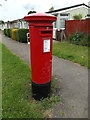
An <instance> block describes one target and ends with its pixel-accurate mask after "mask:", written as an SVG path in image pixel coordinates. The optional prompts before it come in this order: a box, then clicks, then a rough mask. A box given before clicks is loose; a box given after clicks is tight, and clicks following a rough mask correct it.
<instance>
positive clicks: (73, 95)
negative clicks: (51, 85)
mask: <svg viewBox="0 0 90 120" xmlns="http://www.w3.org/2000/svg"><path fill="white" fill-rule="evenodd" d="M1 35H2V34H1V32H0V42H2V43H3V44H4V45H5V46H7V47H8V49H9V50H11V51H12V52H13V53H14V54H16V55H17V56H19V57H20V58H21V59H23V60H24V61H25V62H26V63H28V64H29V45H28V44H26V43H19V42H17V41H14V40H12V39H11V38H8V37H6V36H4V35H2V37H1ZM1 38H2V39H1ZM53 74H54V75H55V76H56V77H55V80H56V81H57V89H58V95H59V96H60V97H61V98H62V103H58V104H57V105H55V106H54V109H53V110H52V111H51V114H49V115H48V117H51V118H88V69H87V68H85V67H82V66H80V65H79V64H76V63H73V62H71V61H68V60H63V59H60V58H58V57H55V56H53Z"/></svg>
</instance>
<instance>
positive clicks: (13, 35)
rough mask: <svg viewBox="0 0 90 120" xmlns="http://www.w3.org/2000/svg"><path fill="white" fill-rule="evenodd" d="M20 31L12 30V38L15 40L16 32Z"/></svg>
mask: <svg viewBox="0 0 90 120" xmlns="http://www.w3.org/2000/svg"><path fill="white" fill-rule="evenodd" d="M16 30H18V29H12V32H11V36H12V39H13V40H15V34H14V32H15V31H16Z"/></svg>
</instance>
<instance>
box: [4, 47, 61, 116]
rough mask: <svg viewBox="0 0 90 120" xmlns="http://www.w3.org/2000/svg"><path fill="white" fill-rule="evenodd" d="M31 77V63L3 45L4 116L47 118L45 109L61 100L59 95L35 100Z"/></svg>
mask: <svg viewBox="0 0 90 120" xmlns="http://www.w3.org/2000/svg"><path fill="white" fill-rule="evenodd" d="M30 79H31V69H30V67H29V65H28V64H26V63H25V62H24V61H23V60H21V59H20V58H19V57H17V56H16V55H14V54H12V53H11V52H10V51H9V50H8V49H7V48H6V47H5V46H4V45H2V81H3V82H2V101H3V102H2V108H3V110H2V117H3V118H46V115H45V116H44V113H45V111H46V110H47V109H49V108H50V107H52V106H53V105H54V104H55V103H56V102H60V101H61V99H60V98H59V97H57V96H54V97H51V98H45V99H43V100H41V101H36V100H34V99H33V98H32V92H31V81H30ZM52 88H54V84H52Z"/></svg>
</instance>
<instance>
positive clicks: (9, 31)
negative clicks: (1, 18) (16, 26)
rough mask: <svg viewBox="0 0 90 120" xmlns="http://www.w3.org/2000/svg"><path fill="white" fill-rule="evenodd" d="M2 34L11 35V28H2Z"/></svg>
mask: <svg viewBox="0 0 90 120" xmlns="http://www.w3.org/2000/svg"><path fill="white" fill-rule="evenodd" d="M4 34H5V35H6V36H8V37H11V29H10V28H5V29H4Z"/></svg>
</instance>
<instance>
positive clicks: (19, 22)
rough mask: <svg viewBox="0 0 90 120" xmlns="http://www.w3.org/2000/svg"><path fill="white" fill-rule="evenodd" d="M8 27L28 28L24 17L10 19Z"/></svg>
mask: <svg viewBox="0 0 90 120" xmlns="http://www.w3.org/2000/svg"><path fill="white" fill-rule="evenodd" d="M10 28H19V29H20V28H28V23H27V22H26V21H24V18H22V19H17V20H13V21H10Z"/></svg>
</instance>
